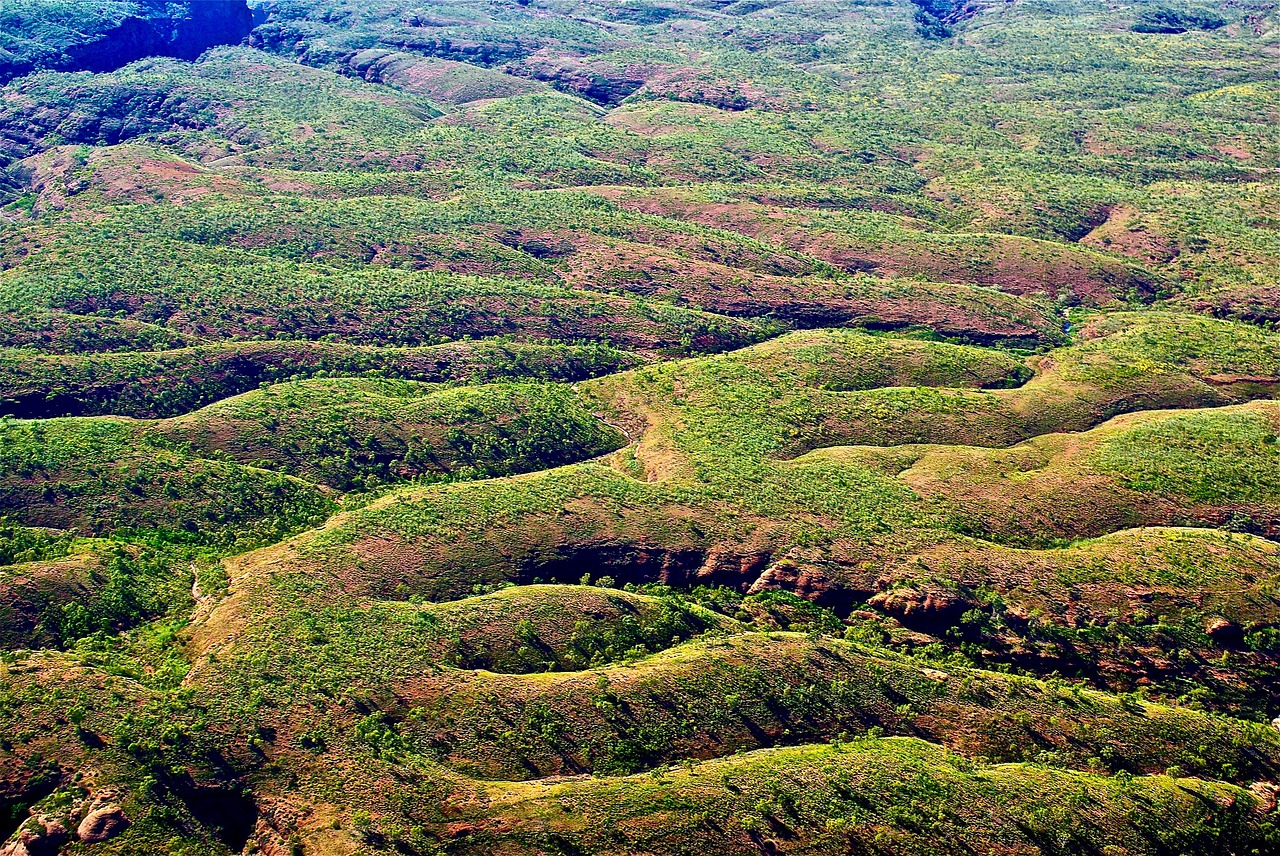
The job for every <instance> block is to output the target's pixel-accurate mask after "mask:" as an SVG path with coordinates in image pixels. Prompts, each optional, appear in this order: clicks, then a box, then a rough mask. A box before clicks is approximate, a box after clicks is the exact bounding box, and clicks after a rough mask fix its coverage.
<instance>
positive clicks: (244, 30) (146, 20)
mask: <svg viewBox="0 0 1280 856" xmlns="http://www.w3.org/2000/svg"><path fill="white" fill-rule="evenodd" d="M64 6H65V4H57V3H52V2H50V3H48V4H47V5H46V4H43V3H33V4H26V5H23V6H22V7H21V9H20V11H18V12H17V13H16V14H14V15H12V16H4V20H3V21H0V24H2V25H3V29H4V30H5V31H6V33H7V35H8V36H9V38H8V39H6V40H5V43H4V44H3V45H0V83H6V82H8V81H9V80H11V79H12V78H14V77H19V76H21V75H24V74H29V73H30V72H32V71H40V70H46V69H48V70H55V71H112V70H114V69H117V68H120V67H121V66H123V65H127V64H129V63H131V62H133V61H134V60H139V59H142V58H143V57H148V56H173V57H179V58H181V59H195V58H196V57H198V56H199V55H200V54H201V53H203V52H204V51H206V50H208V49H209V48H211V47H214V46H215V45H225V44H236V43H238V42H240V41H241V40H243V39H244V37H245V36H247V35H248V34H249V31H250V30H251V29H252V28H253V15H252V13H251V12H250V10H249V7H248V5H247V3H246V2H245V0H186V2H165V0H108V2H106V3H100V4H97V5H96V6H95V7H94V9H93V11H92V12H90V13H88V14H86V15H85V16H83V17H80V18H78V19H77V20H76V21H74V22H64V21H63V20H61V16H62V15H64V14H65V12H64V8H63V7H64ZM73 24H74V25H73Z"/></svg>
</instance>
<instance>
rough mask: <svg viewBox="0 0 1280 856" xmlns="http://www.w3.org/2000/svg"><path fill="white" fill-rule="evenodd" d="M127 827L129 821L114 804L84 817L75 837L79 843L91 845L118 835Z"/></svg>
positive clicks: (97, 809) (122, 811)
mask: <svg viewBox="0 0 1280 856" xmlns="http://www.w3.org/2000/svg"><path fill="white" fill-rule="evenodd" d="M128 825H129V819H128V818H127V817H125V815H124V809H122V808H120V806H118V805H114V804H113V805H104V806H102V807H101V808H96V809H94V810H93V811H91V812H89V813H88V814H87V815H85V817H84V820H82V821H80V826H79V827H78V828H77V829H76V835H78V836H79V837H80V840H81V841H84V842H87V843H90V844H92V843H95V842H98V841H106V840H107V839H108V838H113V837H115V836H116V835H119V834H120V833H121V832H123V831H124V829H125V827H126V826H128Z"/></svg>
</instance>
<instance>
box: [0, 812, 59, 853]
mask: <svg viewBox="0 0 1280 856" xmlns="http://www.w3.org/2000/svg"><path fill="white" fill-rule="evenodd" d="M66 840H67V828H66V827H65V826H63V825H62V824H61V823H60V822H59V821H57V820H50V819H47V818H39V819H37V821H36V822H35V823H31V824H27V825H26V826H25V827H24V828H23V829H20V830H19V831H18V832H17V834H15V835H14V837H13V838H12V839H11V840H10V841H9V843H8V844H6V845H4V846H3V847H0V856H54V854H56V853H57V852H58V848H60V847H61V846H62V844H63V842H65V841H66Z"/></svg>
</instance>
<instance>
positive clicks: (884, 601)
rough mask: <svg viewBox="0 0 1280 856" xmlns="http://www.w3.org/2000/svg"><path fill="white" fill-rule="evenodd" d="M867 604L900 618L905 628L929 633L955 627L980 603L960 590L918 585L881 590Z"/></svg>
mask: <svg viewBox="0 0 1280 856" xmlns="http://www.w3.org/2000/svg"><path fill="white" fill-rule="evenodd" d="M867 604H868V605H869V606H872V607H874V608H875V609H878V610H880V611H881V612H883V613H885V614H887V615H891V616H893V617H894V618H896V619H898V621H899V622H901V624H902V625H903V626H904V627H909V628H911V629H913V630H922V631H924V632H926V633H938V632H941V631H944V630H946V629H947V628H948V627H952V626H954V625H955V623H956V622H957V621H959V620H960V616H962V615H963V614H964V613H965V612H967V611H968V610H970V609H973V608H974V607H975V606H977V605H978V604H977V603H976V602H975V601H973V600H970V599H969V598H966V597H964V596H963V595H961V594H959V593H958V592H954V591H947V590H944V589H940V588H914V587H903V588H895V589H890V590H889V591H883V592H880V594H878V595H876V596H875V597H873V598H871V599H870V600H868V601H867Z"/></svg>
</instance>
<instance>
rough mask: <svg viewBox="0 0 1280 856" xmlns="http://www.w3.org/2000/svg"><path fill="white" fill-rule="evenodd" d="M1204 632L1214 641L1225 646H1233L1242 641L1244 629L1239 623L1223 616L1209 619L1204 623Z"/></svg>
mask: <svg viewBox="0 0 1280 856" xmlns="http://www.w3.org/2000/svg"><path fill="white" fill-rule="evenodd" d="M1204 632H1205V634H1206V635H1207V636H1208V637H1209V638H1210V639H1212V640H1213V641H1214V642H1216V643H1218V644H1219V645H1222V646H1224V647H1227V648H1233V647H1235V646H1236V645H1239V644H1240V643H1241V642H1243V641H1244V630H1242V629H1241V627H1240V625H1238V624H1236V623H1235V622H1233V621H1228V620H1227V619H1225V618H1214V619H1211V620H1210V621H1209V622H1208V623H1207V624H1206V625H1205V628H1204Z"/></svg>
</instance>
